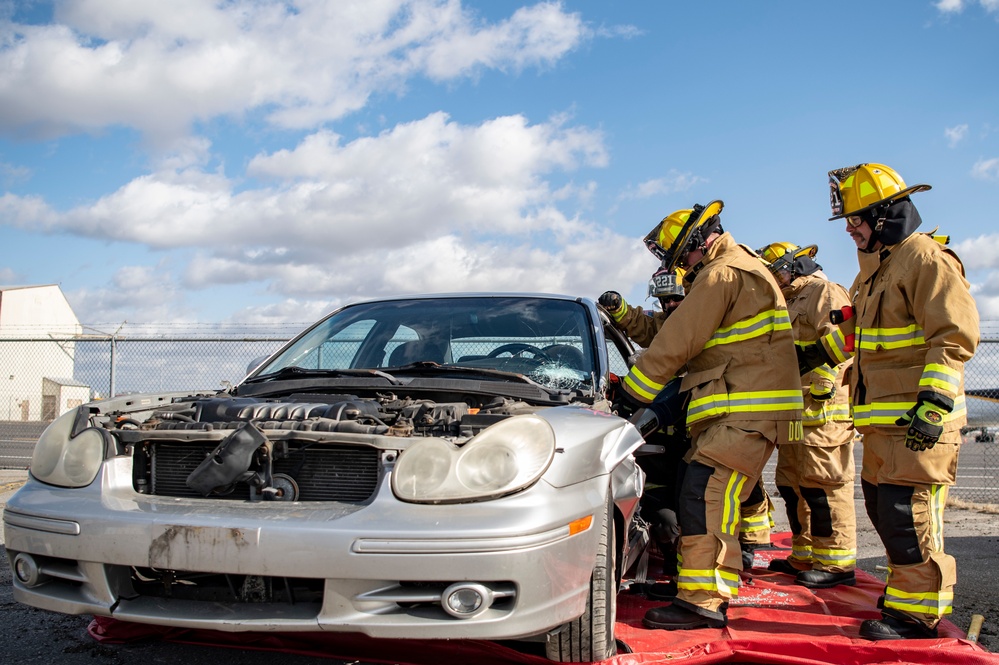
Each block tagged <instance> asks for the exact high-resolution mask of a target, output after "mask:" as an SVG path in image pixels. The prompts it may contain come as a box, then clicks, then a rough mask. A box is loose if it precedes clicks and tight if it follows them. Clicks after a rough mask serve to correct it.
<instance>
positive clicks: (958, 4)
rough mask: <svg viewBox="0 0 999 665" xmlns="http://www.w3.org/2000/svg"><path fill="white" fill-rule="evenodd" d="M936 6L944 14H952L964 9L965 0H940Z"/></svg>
mask: <svg viewBox="0 0 999 665" xmlns="http://www.w3.org/2000/svg"><path fill="white" fill-rule="evenodd" d="M936 6H937V9H938V10H940V11H941V12H943V13H944V14H952V13H956V12H960V11H962V10H963V9H964V0H938V1H937V3H936Z"/></svg>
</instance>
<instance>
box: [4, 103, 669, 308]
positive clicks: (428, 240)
mask: <svg viewBox="0 0 999 665" xmlns="http://www.w3.org/2000/svg"><path fill="white" fill-rule="evenodd" d="M565 123H566V119H565V118H564V117H559V118H556V119H553V120H552V121H549V122H546V123H541V124H534V125H532V124H530V123H528V122H527V120H526V119H525V118H523V117H522V116H507V117H501V118H495V119H493V120H489V121H486V122H483V123H482V124H480V125H476V126H469V125H461V124H458V123H455V122H453V121H451V120H450V119H449V118H448V117H447V116H446V115H445V114H442V113H436V114H432V115H430V116H428V117H426V118H424V119H422V120H418V121H414V122H411V123H406V124H402V125H398V126H396V127H394V128H392V129H390V130H386V131H385V132H383V133H381V134H379V135H377V136H371V137H364V138H360V139H357V140H354V141H351V142H346V143H345V142H343V141H342V140H341V137H340V136H338V135H337V134H335V133H333V132H330V131H326V130H323V131H319V132H316V133H314V134H311V135H308V136H306V137H305V138H303V139H302V141H301V142H300V143H299V144H298V145H297V146H295V147H294V148H292V149H288V150H279V151H277V152H273V153H269V154H261V155H258V156H257V157H256V158H254V159H253V160H252V161H251V163H250V164H249V167H248V175H250V176H251V177H253V178H254V179H255V180H257V181H262V182H265V183H267V184H265V185H264V186H261V187H258V188H256V189H244V190H238V189H237V187H236V183H234V182H233V181H232V180H230V179H228V178H227V177H226V176H225V175H223V174H220V173H209V172H205V171H203V170H200V169H198V168H197V167H189V168H177V169H168V170H163V171H158V172H156V173H150V174H147V175H144V176H141V177H138V178H135V179H134V180H132V181H131V182H129V183H127V184H126V185H124V186H123V187H121V188H120V189H118V190H117V191H116V192H113V193H111V194H109V195H107V196H104V197H102V198H101V199H99V200H98V201H96V202H94V203H92V204H88V205H84V206H79V207H77V208H74V209H71V210H69V211H67V212H60V211H57V210H55V209H53V208H52V207H51V206H49V205H48V204H47V203H46V202H45V201H44V200H42V199H40V198H37V197H18V196H15V195H13V194H6V195H3V196H0V219H3V220H5V221H4V223H7V224H10V225H13V226H17V227H19V228H23V229H28V230H40V231H43V232H48V233H65V234H75V235H80V236H85V237H88V238H93V239H99V240H113V241H115V242H126V243H133V244H137V245H141V246H145V247H148V248H151V249H154V250H169V249H183V250H188V249H193V250H194V254H193V255H191V258H189V259H181V258H179V257H178V258H176V259H175V263H173V264H172V265H171V266H170V267H169V268H170V269H167V267H165V265H164V266H158V267H156V268H139V267H132V268H127V269H123V270H122V271H119V273H118V274H116V276H115V278H114V280H113V282H112V283H111V284H109V285H108V286H107V287H106V288H104V289H97V290H81V291H78V292H76V293H74V294H73V296H72V297H73V302H74V307H77V308H79V311H87V312H88V315H87V318H89V319H91V320H94V318H93V317H95V316H97V314H96V313H98V312H99V313H101V317H102V318H104V319H106V320H115V318H116V317H119V316H123V315H124V312H126V311H130V310H132V309H134V310H136V311H138V312H139V314H136V315H134V316H141V317H143V318H144V320H147V321H148V320H161V321H162V320H176V319H177V318H178V316H177V314H178V311H180V310H181V309H182V308H180V307H179V306H178V305H179V303H180V301H181V299H182V296H183V294H184V293H185V292H186V291H190V290H201V289H209V288H215V287H219V286H222V285H239V284H250V283H256V284H259V285H260V287H261V288H263V289H265V290H266V291H267V292H269V293H270V294H272V295H273V296H275V297H277V298H279V299H280V301H283V302H291V301H294V302H296V303H319V304H320V305H323V304H326V303H330V302H335V301H341V300H343V299H346V298H351V299H357V298H360V297H375V296H382V295H392V294H396V293H415V292H432V291H468V290H483V291H485V290H511V291H517V290H528V291H549V292H553V291H554V292H567V293H571V294H575V295H588V296H591V297H595V296H597V295H599V293H601V292H602V291H604V290H606V289H608V288H615V289H618V290H621V291H623V292H627V291H628V290H629V289H634V290H636V294H637V292H639V291H642V290H643V289H642V288H641V287H643V286H644V284H645V283H646V281H647V279H648V277H649V275H651V273H652V271H653V269H654V268H655V265H654V264H655V261H654V259H653V258H652V256H651V255H647V254H646V253H645V250H644V249H643V248H642V247H641V243H640V241H639V240H638V239H637V238H626V237H624V236H620V235H616V234H614V233H611V232H609V231H607V230H606V229H604V228H602V227H601V226H599V225H597V224H595V223H593V222H589V221H586V220H584V219H581V218H579V217H576V216H569V215H567V214H566V213H565V212H563V210H562V208H563V207H566V208H572V207H580V206H583V207H585V205H586V204H587V202H588V200H589V197H590V196H591V195H592V191H593V187H594V185H593V183H592V182H589V181H587V182H585V183H582V184H579V185H577V184H575V183H572V182H571V181H570V182H569V183H568V184H565V185H562V186H560V187H557V188H556V187H553V185H552V179H553V178H556V177H568V176H571V175H572V174H573V173H575V172H577V171H579V170H581V169H592V168H600V167H603V166H605V165H606V164H607V163H608V157H607V152H606V149H605V147H604V143H603V141H604V138H603V136H602V134H601V133H600V132H598V131H595V130H591V129H589V128H586V127H581V126H569V125H567V124H565ZM199 145H200V144H198V143H197V142H195V144H194V147H193V148H192V149H191V150H190V151H189V152H188V153H186V154H187V156H186V157H183V158H178V161H177V164H186V163H188V162H191V161H197V156H198V155H199V154H200V153H199V150H198V147H199ZM678 179H679V180H682V179H683V177H678ZM549 247H554V248H557V249H549ZM171 256H172V255H171ZM632 257H634V259H633V258H632ZM182 261H183V262H182ZM143 271H146V272H145V273H143ZM146 289H162V291H158V294H159V295H158V296H156V297H151V296H152V294H151V293H147V292H146ZM147 296H150V297H147ZM280 311H281V310H280V308H277V309H264V310H244V312H243V314H244V315H246V316H251V317H253V318H254V320H258V319H259V320H261V321H269V320H270V319H271V318H273V317H275V316H281V314H280ZM289 311H295V308H293V307H292V308H289ZM214 314H216V315H217V313H214ZM157 316H161V317H164V318H159V319H157V318H156V317H157ZM294 320H295V321H301V314H300V313H298V314H297V315H296V317H295V318H294Z"/></svg>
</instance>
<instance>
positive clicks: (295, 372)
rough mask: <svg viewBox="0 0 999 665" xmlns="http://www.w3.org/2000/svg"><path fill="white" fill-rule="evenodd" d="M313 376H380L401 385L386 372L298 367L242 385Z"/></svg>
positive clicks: (282, 369) (253, 379)
mask: <svg viewBox="0 0 999 665" xmlns="http://www.w3.org/2000/svg"><path fill="white" fill-rule="evenodd" d="M314 376H326V377H337V376H380V377H382V378H383V379H386V380H388V382H389V383H391V384H393V385H400V384H401V383H402V382H401V381H399V380H398V379H397V378H395V377H394V376H392V375H391V374H389V373H388V372H383V371H381V370H378V369H306V368H304V367H298V366H297V365H291V366H288V367H282V368H281V369H279V370H277V371H276V372H268V373H267V374H258V375H257V376H255V377H253V378H252V379H247V380H246V381H244V383H264V382H266V381H282V380H285V379H293V378H302V377H314Z"/></svg>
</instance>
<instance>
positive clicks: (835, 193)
mask: <svg viewBox="0 0 999 665" xmlns="http://www.w3.org/2000/svg"><path fill="white" fill-rule="evenodd" d="M829 207H830V208H832V214H833V215H842V214H843V197H842V195H841V194H840V191H839V180H838V179H837V178H836V176H833V175H830V176H829Z"/></svg>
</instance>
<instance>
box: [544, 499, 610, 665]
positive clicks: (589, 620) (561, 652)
mask: <svg viewBox="0 0 999 665" xmlns="http://www.w3.org/2000/svg"><path fill="white" fill-rule="evenodd" d="M613 510H614V508H613V502H612V501H611V500H610V499H609V498H608V505H607V509H606V510H604V511H603V514H602V516H601V521H600V524H599V526H598V528H599V529H600V537H599V541H598V548H597V560H596V563H595V564H594V566H593V573H592V574H591V575H590V592H589V594H587V596H586V609H584V610H583V615H582V616H581V617H579V618H578V619H575V620H574V621H570V622H569V623H567V624H565V625H563V626H562V628H561V630H559V632H558V633H556V634H553V635H549V636H548V641H547V642H546V644H545V655H546V656H548V659H549V660H553V661H555V662H558V663H591V662H595V661H598V660H606V659H607V658H610V657H611V656H613V655H614V654H616V653H617V647H616V644H615V642H614V620H615V616H616V614H617V575H616V573H615V571H616V568H615V560H614V552H615V546H614V516H613Z"/></svg>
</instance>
